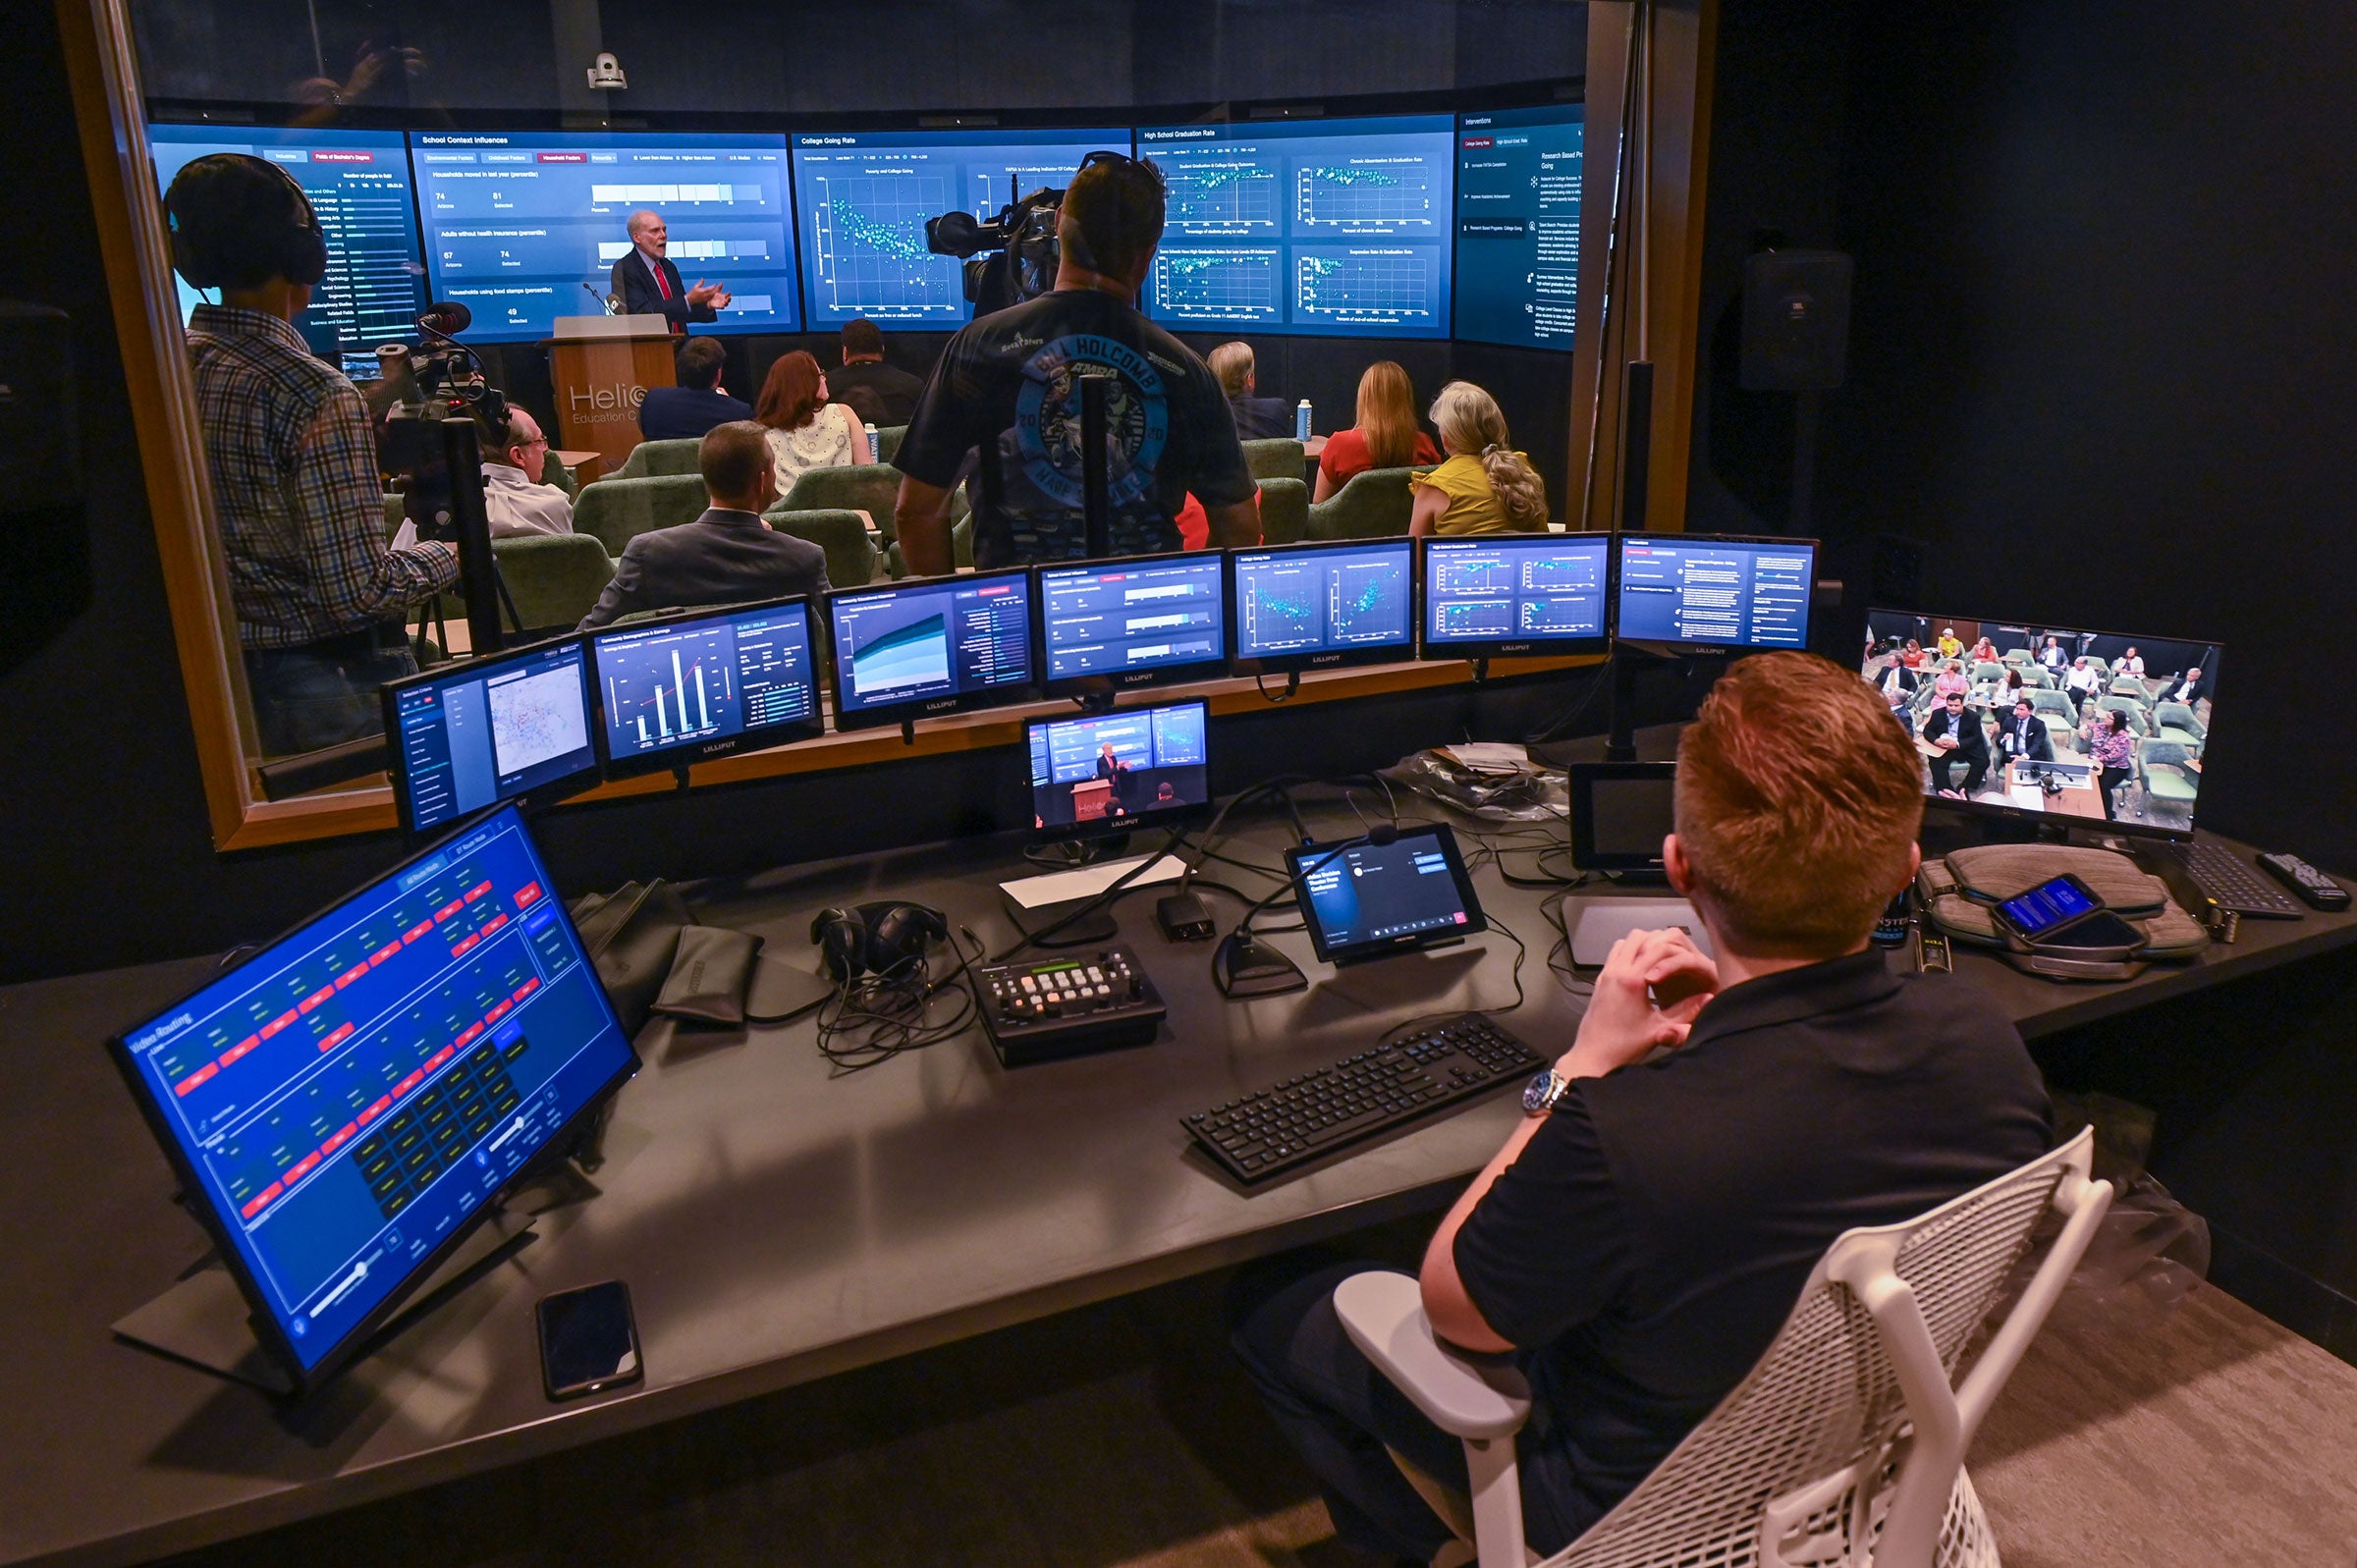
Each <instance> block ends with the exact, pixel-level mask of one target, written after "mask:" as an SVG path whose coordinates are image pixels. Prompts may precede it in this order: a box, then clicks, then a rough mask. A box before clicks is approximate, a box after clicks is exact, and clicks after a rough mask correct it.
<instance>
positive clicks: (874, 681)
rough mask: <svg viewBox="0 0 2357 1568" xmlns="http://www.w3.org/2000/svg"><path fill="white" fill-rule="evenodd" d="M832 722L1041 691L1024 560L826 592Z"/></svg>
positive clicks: (898, 717)
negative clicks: (1033, 653) (1034, 662)
mask: <svg viewBox="0 0 2357 1568" xmlns="http://www.w3.org/2000/svg"><path fill="white" fill-rule="evenodd" d="M827 617H828V621H829V622H830V623H831V625H832V628H833V641H834V644H835V728H836V729H838V730H866V729H872V728H874V727H875V726H878V725H897V724H899V723H901V722H902V721H903V720H905V719H931V718H934V717H937V716H938V715H941V714H945V713H958V712H960V711H963V710H965V709H969V708H1003V707H1006V706H1007V705H1009V704H1010V703H1017V702H1028V701H1030V700H1031V699H1032V698H1034V697H1036V696H1037V695H1039V682H1038V677H1037V676H1036V674H1035V673H1034V669H1033V666H1032V663H1031V573H1030V571H1029V569H1028V568H1012V569H1010V570H1006V571H977V572H973V573H971V574H968V575H964V576H956V577H924V578H919V579H916V580H914V581H910V582H899V583H894V584H893V585H892V586H890V587H886V588H855V589H850V590H848V591H846V592H843V593H835V594H829V595H828V596H827Z"/></svg>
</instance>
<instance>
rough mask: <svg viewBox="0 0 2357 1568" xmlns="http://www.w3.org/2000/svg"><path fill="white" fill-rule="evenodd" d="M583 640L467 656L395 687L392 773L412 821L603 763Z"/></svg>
mask: <svg viewBox="0 0 2357 1568" xmlns="http://www.w3.org/2000/svg"><path fill="white" fill-rule="evenodd" d="M587 668H588V667H587V661H586V660H585V659H584V658H583V657H582V654H581V645H580V643H578V642H577V641H566V642H560V643H552V644H550V645H549V646H547V647H543V648H527V649H524V650H522V651H521V652H520V653H516V654H510V655H502V656H496V657H492V658H486V659H470V660H467V661H466V662H465V663H463V664H460V665H458V666H457V667H455V668H454V669H453V670H452V671H451V673H450V674H448V675H444V676H435V677H433V678H431V679H427V680H420V681H417V682H415V683H413V684H411V685H406V686H403V687H401V688H400V689H399V690H397V691H395V692H394V694H393V715H394V718H393V728H394V735H393V745H394V748H395V756H394V759H393V762H394V765H393V780H394V784H395V786H396V787H398V788H400V789H402V790H403V791H404V793H405V795H406V798H407V800H408V804H409V811H410V823H411V827H412V828H416V829H425V828H432V827H436V826H439V825H440V824H442V823H445V822H455V821H456V820H458V819H459V818H460V817H463V816H465V815H466V813H467V812H469V811H476V810H480V809H481V808H482V807H484V806H488V805H493V804H495V803H497V802H499V801H502V800H513V799H515V798H516V797H517V796H519V795H522V794H527V793H529V792H530V791H532V790H534V789H537V788H539V787H540V786H541V785H543V784H554V783H556V782H557V781H559V780H561V779H566V778H569V777H571V776H573V775H575V774H579V773H585V772H589V771H592V770H594V769H595V768H596V767H597V753H596V751H595V749H594V748H593V747H592V745H591V743H590V737H589V686H588V674H587Z"/></svg>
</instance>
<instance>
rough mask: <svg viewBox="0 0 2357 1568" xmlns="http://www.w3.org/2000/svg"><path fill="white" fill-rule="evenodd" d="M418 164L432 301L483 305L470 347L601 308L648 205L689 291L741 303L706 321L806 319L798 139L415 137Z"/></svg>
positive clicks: (760, 327)
mask: <svg viewBox="0 0 2357 1568" xmlns="http://www.w3.org/2000/svg"><path fill="white" fill-rule="evenodd" d="M410 162H411V167H412V168H413V170H414V171H415V174H416V180H417V208H418V212H419V213H420V215H421V216H422V217H423V219H424V221H425V263H426V269H427V271H428V272H429V273H430V274H431V276H432V278H433V284H434V297H435V298H437V299H456V300H460V301H462V302H464V303H465V304H466V306H467V307H468V308H469V309H471V310H472V311H473V312H474V324H473V326H472V327H471V328H470V329H469V330H468V332H467V335H466V336H467V341H468V342H470V343H501V342H509V343H514V342H522V341H527V340H531V339H537V338H545V337H547V336H548V335H549V333H550V332H551V331H553V330H554V327H555V321H556V318H557V317H558V316H578V315H594V314H596V313H598V312H599V311H601V310H603V309H604V308H605V307H604V304H603V302H602V301H603V300H604V298H605V297H606V295H607V294H608V293H609V292H611V290H612V288H613V276H614V265H615V263H616V262H618V261H621V260H622V259H623V258H624V257H626V256H628V255H630V253H631V245H630V228H629V224H630V214H631V213H633V212H637V211H640V210H642V209H643V210H646V211H651V212H655V213H659V214H661V216H662V218H663V221H664V225H665V228H666V229H667V231H668V237H667V241H666V243H667V246H668V248H667V250H666V252H665V254H666V255H667V257H668V258H669V260H670V261H671V263H672V264H673V265H674V266H676V267H678V268H679V269H680V281H681V282H682V283H683V284H685V285H686V286H687V287H689V288H693V287H694V286H695V285H696V284H698V283H716V284H720V285H722V286H724V287H725V288H726V289H727V290H728V292H729V294H730V296H731V298H730V301H729V303H728V304H726V305H725V306H721V307H720V309H719V319H718V320H717V321H716V322H715V323H714V324H713V325H712V326H710V327H704V328H699V329H698V330H701V331H713V332H729V331H744V332H750V331H759V332H795V331H798V330H799V329H800V327H801V310H800V307H799V303H798V301H797V298H796V296H795V264H794V225H793V217H792V212H791V205H792V204H791V202H790V201H789V199H788V195H787V189H786V138H785V137H784V136H781V135H718V134H707V133H697V134H694V135H685V134H674V133H669V132H653V131H636V132H581V131H567V132H558V131H532V132H522V131H518V132H506V131H416V132H411V134H410Z"/></svg>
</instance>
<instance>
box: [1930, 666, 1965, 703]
mask: <svg viewBox="0 0 2357 1568" xmlns="http://www.w3.org/2000/svg"><path fill="white" fill-rule="evenodd" d="M1971 689H1972V677H1971V676H1967V675H1966V674H1965V673H1964V663H1963V661H1962V660H1960V659H1950V660H1949V661H1947V663H1946V664H1945V665H1943V666H1941V667H1940V673H1939V674H1938V675H1936V676H1932V694H1933V695H1934V696H1937V697H1946V696H1957V697H1960V696H1963V695H1964V694H1965V693H1966V692H1968V691H1970V690H1971Z"/></svg>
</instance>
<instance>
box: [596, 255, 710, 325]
mask: <svg viewBox="0 0 2357 1568" xmlns="http://www.w3.org/2000/svg"><path fill="white" fill-rule="evenodd" d="M655 265H657V266H659V267H661V268H662V269H663V277H664V279H665V281H666V282H668V283H669V284H670V285H671V297H670V298H668V299H666V298H664V297H663V292H662V291H661V290H660V289H657V288H656V287H655V277H654V274H653V273H651V272H648V271H647V270H646V263H645V261H643V260H642V259H640V257H639V253H638V247H637V246H636V245H632V246H630V249H628V250H625V251H624V252H623V253H622V259H621V260H620V261H617V262H615V263H614V292H615V293H616V294H618V295H620V296H622V313H623V314H624V315H626V316H661V317H663V318H664V319H665V320H667V321H669V322H670V323H671V330H672V331H674V332H684V331H685V330H686V326H687V323H688V322H690V321H717V320H719V319H720V312H719V311H717V310H715V309H713V308H712V307H711V306H710V305H691V304H689V303H688V302H687V286H686V285H685V284H684V283H682V282H681V281H680V269H679V268H677V267H675V266H673V265H672V264H671V258H670V257H668V256H666V257H664V258H663V259H662V260H661V261H658V262H657V263H655Z"/></svg>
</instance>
